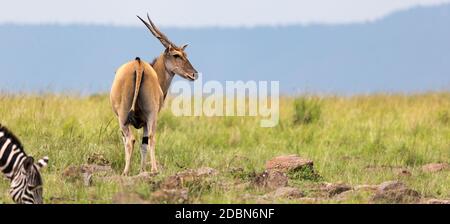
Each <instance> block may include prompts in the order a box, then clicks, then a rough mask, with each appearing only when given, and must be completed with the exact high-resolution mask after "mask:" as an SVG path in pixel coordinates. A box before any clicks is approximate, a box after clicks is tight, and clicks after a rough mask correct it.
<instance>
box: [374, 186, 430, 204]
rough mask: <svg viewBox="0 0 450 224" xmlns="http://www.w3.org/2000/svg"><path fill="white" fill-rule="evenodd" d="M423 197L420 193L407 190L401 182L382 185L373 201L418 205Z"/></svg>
mask: <svg viewBox="0 0 450 224" xmlns="http://www.w3.org/2000/svg"><path fill="white" fill-rule="evenodd" d="M420 198H421V196H420V194H419V192H417V191H415V190H412V189H409V188H407V186H406V185H405V184H404V183H402V182H399V181H388V182H384V183H381V184H380V185H379V186H378V190H377V191H376V193H375V195H374V196H373V197H372V201H374V202H381V203H417V202H418V201H419V200H420Z"/></svg>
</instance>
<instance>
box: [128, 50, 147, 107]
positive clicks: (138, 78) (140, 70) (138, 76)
mask: <svg viewBox="0 0 450 224" xmlns="http://www.w3.org/2000/svg"><path fill="white" fill-rule="evenodd" d="M135 60H136V63H135V65H136V68H135V69H134V75H135V76H134V79H135V84H134V95H133V104H131V109H130V111H135V108H136V101H137V98H138V95H139V89H140V88H141V82H142V76H143V75H144V66H143V65H142V62H141V59H140V58H139V57H136V59H135Z"/></svg>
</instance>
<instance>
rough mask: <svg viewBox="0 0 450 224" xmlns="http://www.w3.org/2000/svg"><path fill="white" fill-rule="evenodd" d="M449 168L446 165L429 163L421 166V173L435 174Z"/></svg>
mask: <svg viewBox="0 0 450 224" xmlns="http://www.w3.org/2000/svg"><path fill="white" fill-rule="evenodd" d="M448 168H449V165H448V163H430V164H426V165H424V166H422V171H423V172H427V173H435V172H439V171H443V170H447V169H448Z"/></svg>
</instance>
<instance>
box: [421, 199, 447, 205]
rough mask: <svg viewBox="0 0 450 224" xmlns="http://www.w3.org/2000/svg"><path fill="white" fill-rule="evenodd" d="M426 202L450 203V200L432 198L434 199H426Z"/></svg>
mask: <svg viewBox="0 0 450 224" xmlns="http://www.w3.org/2000/svg"><path fill="white" fill-rule="evenodd" d="M425 204H450V200H443V199H435V198H432V199H428V200H426V201H425Z"/></svg>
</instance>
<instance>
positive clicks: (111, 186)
mask: <svg viewBox="0 0 450 224" xmlns="http://www.w3.org/2000/svg"><path fill="white" fill-rule="evenodd" d="M167 105H170V104H169V103H167V102H166V107H165V108H164V109H163V110H162V112H161V114H160V117H159V123H158V132H157V146H156V151H157V153H156V154H157V158H158V162H159V163H160V164H161V167H162V170H161V173H160V174H159V175H158V176H157V177H155V180H161V179H163V178H164V177H167V176H170V175H173V174H175V173H177V172H179V171H181V170H184V169H186V168H197V167H202V166H208V167H212V168H215V169H217V170H218V171H219V172H220V174H219V176H217V177H215V178H214V179H213V180H209V181H206V182H199V183H192V184H191V185H190V186H188V187H189V192H190V196H191V202H192V203H253V202H255V201H254V200H251V199H246V198H245V197H243V196H242V195H244V194H250V195H262V194H264V193H266V192H262V191H261V190H257V189H252V188H244V189H237V188H236V189H235V188H233V187H228V188H226V187H223V186H222V185H224V184H231V186H233V185H232V184H233V183H239V182H245V181H247V180H249V179H251V178H252V175H254V174H255V173H258V172H262V171H263V170H264V164H265V161H267V160H268V159H270V158H272V157H274V156H277V155H283V154H299V155H300V156H303V157H307V158H309V159H312V160H314V167H315V170H316V172H317V173H318V174H319V175H320V178H302V176H304V175H298V176H295V175H294V177H299V178H294V180H291V181H290V185H292V186H296V187H299V188H300V189H301V190H303V191H305V192H306V193H307V196H308V192H310V189H309V186H313V185H316V184H318V182H321V181H325V182H333V183H334V182H343V183H347V184H350V185H358V184H378V183H381V182H383V181H388V180H395V179H400V180H401V181H403V182H405V183H406V184H407V185H408V186H410V187H411V188H413V189H415V190H417V191H419V192H420V193H421V194H422V195H425V196H431V197H435V198H450V187H449V186H450V175H449V172H448V171H444V172H438V173H431V174H430V173H424V172H422V171H421V166H422V165H423V164H426V163H432V162H447V163H450V93H449V92H440V93H426V94H417V95H384V94H377V95H367V96H354V97H337V96H326V97H319V96H314V97H306V96H302V97H299V98H297V99H295V98H291V97H284V98H282V100H281V102H280V124H279V125H278V126H276V127H274V128H261V127H260V126H259V122H260V119H261V118H258V117H175V116H174V115H172V113H171V112H170V108H169V107H168V106H167ZM0 122H1V123H2V124H3V125H5V126H7V127H9V128H10V129H11V130H12V131H13V132H14V133H15V134H16V135H17V136H19V138H20V139H21V141H22V143H23V144H24V146H25V149H26V152H27V153H28V154H30V155H33V156H35V157H36V158H40V157H43V156H45V155H48V156H49V158H50V164H49V167H48V168H46V169H45V170H44V171H43V178H44V181H45V187H44V194H45V195H44V196H45V202H46V203H110V202H111V200H112V197H113V196H114V195H115V194H116V193H117V192H121V191H133V192H137V193H138V194H140V195H142V196H143V197H144V198H149V197H150V195H151V193H152V191H154V190H155V187H154V186H153V185H152V184H150V183H148V182H145V181H142V182H137V183H131V184H127V183H122V182H116V181H104V182H102V181H97V182H95V184H94V185H93V186H91V187H85V186H83V185H82V184H80V183H74V182H70V181H68V180H67V179H65V178H64V177H63V176H62V172H63V171H64V169H65V168H66V167H68V166H71V165H81V164H85V163H87V160H88V157H89V156H90V155H92V154H94V153H99V154H101V155H103V156H104V157H105V158H107V159H108V160H109V161H110V162H111V166H112V168H113V169H114V172H115V173H116V174H118V175H119V174H120V173H121V172H122V169H123V166H124V150H123V144H122V140H121V135H120V131H119V127H118V123H117V120H116V118H115V117H114V115H113V112H112V110H111V106H110V104H109V99H108V96H107V95H95V96H90V97H81V96H64V95H51V94H48V95H39V96H33V95H6V94H3V95H0ZM135 133H136V135H135V136H136V139H140V135H141V133H142V131H138V132H135ZM136 142H140V141H136ZM133 154H134V155H133V158H132V170H131V172H132V175H135V174H137V173H138V170H139V161H140V158H139V157H140V155H139V145H138V144H136V145H135V150H134V153H133ZM390 167H403V168H407V169H408V170H410V172H411V174H412V175H411V176H405V177H400V176H398V175H397V174H396V173H395V172H394V171H393V169H391V168H390ZM8 188H9V182H8V181H7V180H6V179H5V178H2V179H0V203H11V202H12V201H11V199H10V198H9V196H8V194H7V191H8ZM311 194H312V193H311ZM50 199H53V200H50ZM367 200H368V197H367V196H366V195H364V194H358V195H355V196H353V197H351V198H349V199H348V200H346V201H343V202H346V203H366V202H367ZM274 202H279V203H298V202H300V201H296V200H288V199H280V200H275V201H274ZM334 202H336V201H333V199H330V200H329V201H325V203H334ZM340 203H341V202H340Z"/></svg>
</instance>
